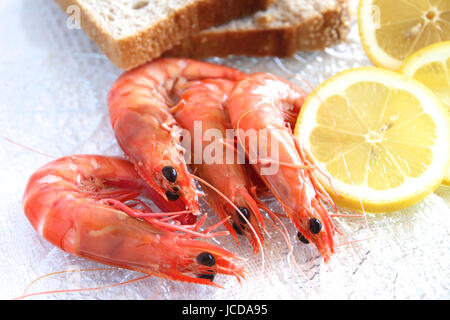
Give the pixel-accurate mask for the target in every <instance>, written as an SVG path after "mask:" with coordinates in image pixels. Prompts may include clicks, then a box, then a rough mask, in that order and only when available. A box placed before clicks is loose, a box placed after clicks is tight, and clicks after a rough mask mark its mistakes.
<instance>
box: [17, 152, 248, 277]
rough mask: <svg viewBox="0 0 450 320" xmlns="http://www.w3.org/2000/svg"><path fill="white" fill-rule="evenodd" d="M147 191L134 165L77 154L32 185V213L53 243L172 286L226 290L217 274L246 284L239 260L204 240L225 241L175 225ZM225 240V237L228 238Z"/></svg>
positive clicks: (27, 200)
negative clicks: (187, 284) (154, 209)
mask: <svg viewBox="0 0 450 320" xmlns="http://www.w3.org/2000/svg"><path fill="white" fill-rule="evenodd" d="M147 189H148V187H147V185H146V183H145V182H144V181H143V180H142V179H141V178H140V177H139V175H138V174H137V173H136V171H135V170H134V166H133V165H132V164H131V163H130V162H128V161H127V160H124V159H120V158H112V157H104V156H92V155H77V156H68V157H64V158H62V159H59V160H55V161H53V162H51V163H49V164H47V165H45V166H44V167H42V168H40V169H39V170H37V171H36V172H35V173H34V174H33V175H32V176H31V178H30V179H29V181H28V185H27V187H26V191H25V195H24V197H23V206H24V211H25V214H26V216H27V218H28V220H29V221H30V223H31V224H32V225H33V227H34V228H35V229H36V231H37V232H38V233H39V234H40V235H41V236H42V237H44V238H45V239H46V240H48V241H49V242H51V243H52V244H54V245H55V246H58V247H59V248H61V249H62V250H64V251H66V252H68V253H71V254H74V255H77V256H80V257H84V258H88V259H91V260H94V261H97V262H100V263H104V264H108V265H112V266H117V267H121V268H127V269H131V270H136V271H140V272H143V273H146V274H149V275H154V276H158V277H164V278H168V279H172V280H178V281H187V282H192V283H199V284H205V285H213V286H218V285H217V284H215V283H214V282H213V279H214V276H215V275H216V274H228V275H233V276H235V277H236V278H237V279H238V280H240V279H241V278H243V270H242V269H241V268H240V267H238V266H237V265H235V264H234V263H233V260H234V259H237V257H236V256H235V255H233V254H232V253H230V252H228V251H227V250H224V249H222V248H220V247H218V246H216V245H213V244H210V243H207V242H204V241H200V240H196V238H210V237H214V236H218V235H221V233H220V232H212V230H213V229H214V228H215V227H216V226H212V227H210V228H208V229H205V230H203V231H201V230H200V228H201V226H202V224H203V222H204V221H205V218H206V215H204V216H203V218H202V219H200V220H199V221H198V222H197V223H195V224H193V225H182V224H181V223H179V222H177V221H176V220H175V217H177V215H179V214H180V213H176V212H174V213H167V212H162V213H155V212H152V211H151V210H150V208H149V207H148V205H146V204H145V202H144V201H142V200H140V199H141V198H142V196H145V195H146V194H147ZM222 234H223V232H222Z"/></svg>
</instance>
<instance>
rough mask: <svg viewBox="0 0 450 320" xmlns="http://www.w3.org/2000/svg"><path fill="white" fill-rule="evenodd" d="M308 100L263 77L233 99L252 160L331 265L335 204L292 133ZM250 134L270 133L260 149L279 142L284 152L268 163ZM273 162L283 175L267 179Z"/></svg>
mask: <svg viewBox="0 0 450 320" xmlns="http://www.w3.org/2000/svg"><path fill="white" fill-rule="evenodd" d="M305 96H306V94H305V92H303V91H302V90H301V89H299V88H298V87H296V86H294V85H293V84H291V83H289V82H287V81H286V80H283V79H281V78H279V77H277V76H275V75H271V74H267V73H258V74H254V75H251V76H249V77H247V78H245V79H243V80H241V81H238V82H237V84H236V86H235V88H234V90H233V91H232V93H231V94H230V97H229V99H228V110H229V113H230V118H231V122H232V125H233V128H234V129H235V130H236V132H237V136H238V140H239V142H240V143H241V144H242V147H243V148H244V149H245V150H246V153H247V156H248V157H249V161H250V162H251V163H252V164H253V167H254V168H255V170H256V171H257V172H258V174H260V176H261V178H262V179H263V181H264V182H265V184H266V186H267V187H268V188H269V189H270V191H271V192H272V194H273V195H274V197H275V198H276V199H277V200H278V201H279V202H280V204H281V205H282V207H283V209H284V211H285V213H286V214H287V215H288V216H289V218H290V219H291V221H292V222H293V223H294V224H295V226H296V227H297V229H298V231H299V232H300V235H299V236H300V237H301V236H303V237H304V238H305V242H306V241H310V242H313V243H314V244H315V245H316V246H317V248H318V250H319V252H320V254H321V255H322V256H323V258H324V260H325V262H328V261H329V259H330V257H331V255H332V254H333V253H334V240H333V236H334V231H335V228H334V226H333V223H332V221H331V218H330V216H329V213H328V210H327V209H326V208H325V206H324V203H328V204H330V205H331V206H333V207H334V204H333V202H332V200H331V199H330V197H329V196H328V195H327V194H326V192H325V191H324V189H323V188H322V187H321V186H320V185H319V183H318V181H317V179H316V178H315V177H314V175H313V174H312V172H313V171H314V170H315V167H314V166H313V164H312V163H310V162H309V160H308V158H307V155H306V153H305V150H304V149H303V148H302V147H301V146H300V145H299V144H298V142H297V141H296V139H295V138H294V137H293V135H292V131H291V129H290V128H289V123H292V122H293V119H294V118H295V115H296V114H298V112H299V110H300V108H301V105H302V103H303V101H304V99H305ZM248 130H256V131H258V132H260V131H261V130H266V135H260V134H259V135H257V139H258V140H257V142H258V146H263V145H265V146H270V145H271V142H273V141H275V142H277V145H278V147H279V148H278V152H277V153H276V152H273V150H272V152H266V154H267V158H265V159H261V158H258V155H257V154H255V152H253V151H252V150H251V148H249V146H248V144H245V141H244V138H243V137H244V134H245V132H247V131H248ZM244 144H245V145H244ZM273 163H277V164H279V168H278V170H277V172H276V173H275V174H270V175H265V174H262V169H263V168H264V167H265V166H267V165H269V164H273Z"/></svg>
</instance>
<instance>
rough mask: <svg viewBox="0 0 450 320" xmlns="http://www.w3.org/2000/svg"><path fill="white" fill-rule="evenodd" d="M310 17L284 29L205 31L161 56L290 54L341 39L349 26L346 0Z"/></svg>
mask: <svg viewBox="0 0 450 320" xmlns="http://www.w3.org/2000/svg"><path fill="white" fill-rule="evenodd" d="M337 4H338V5H337V6H336V7H333V8H327V9H326V10H325V11H323V12H321V14H320V15H316V16H314V17H312V18H311V19H308V20H305V21H303V22H301V23H298V24H296V25H292V26H289V27H285V28H271V27H268V28H265V27H264V26H261V28H258V29H252V30H227V31H226V32H222V31H219V32H218V31H214V30H212V31H210V30H206V31H203V32H201V33H199V34H196V35H193V36H191V37H190V38H189V39H187V40H184V41H183V42H182V43H181V44H180V45H177V46H176V47H174V48H173V49H171V50H169V51H167V52H165V53H164V56H181V57H191V58H198V59H201V58H206V57H211V56H218V57H226V56H228V55H249V56H278V57H287V56H292V55H293V54H295V53H296V52H297V51H299V50H304V51H314V50H323V49H325V48H326V47H329V46H332V45H335V44H337V43H340V42H342V41H344V40H345V39H346V38H347V36H348V34H349V32H350V27H351V20H352V18H351V13H350V9H349V4H348V0H338V2H337Z"/></svg>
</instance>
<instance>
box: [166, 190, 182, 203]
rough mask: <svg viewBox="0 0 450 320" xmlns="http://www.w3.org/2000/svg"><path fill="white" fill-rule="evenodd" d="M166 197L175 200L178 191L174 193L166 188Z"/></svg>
mask: <svg viewBox="0 0 450 320" xmlns="http://www.w3.org/2000/svg"><path fill="white" fill-rule="evenodd" d="M166 197H167V199H168V200H169V201H176V200H178V198H179V197H180V195H179V194H178V193H175V192H173V191H170V190H167V191H166Z"/></svg>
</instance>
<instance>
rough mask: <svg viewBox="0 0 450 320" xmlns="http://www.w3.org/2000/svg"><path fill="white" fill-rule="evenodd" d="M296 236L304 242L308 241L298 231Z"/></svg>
mask: <svg viewBox="0 0 450 320" xmlns="http://www.w3.org/2000/svg"><path fill="white" fill-rule="evenodd" d="M297 237H298V240H300V241H301V242H303V243H304V244H308V243H309V241H308V239H306V238H305V236H304V235H302V234H301V233H300V232H298V233H297Z"/></svg>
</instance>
